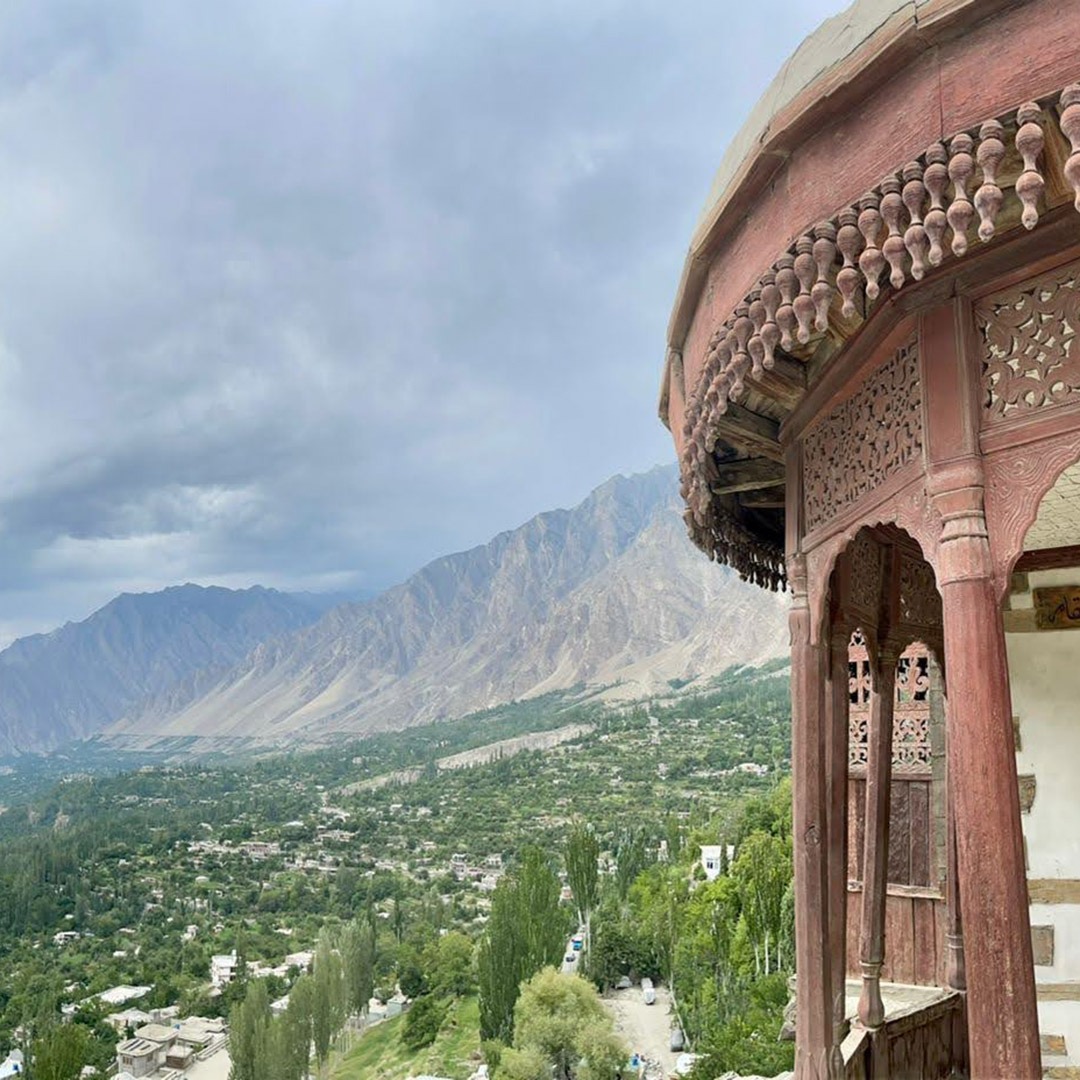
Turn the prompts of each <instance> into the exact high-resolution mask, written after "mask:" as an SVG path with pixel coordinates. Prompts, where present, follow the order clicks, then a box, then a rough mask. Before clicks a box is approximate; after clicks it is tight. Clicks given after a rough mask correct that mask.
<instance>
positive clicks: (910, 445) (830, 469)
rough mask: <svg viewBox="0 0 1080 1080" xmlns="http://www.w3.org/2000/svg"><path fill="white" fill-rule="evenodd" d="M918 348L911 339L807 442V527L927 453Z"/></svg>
mask: <svg viewBox="0 0 1080 1080" xmlns="http://www.w3.org/2000/svg"><path fill="white" fill-rule="evenodd" d="M922 445H923V431H922V388H921V386H920V383H919V363H918V351H917V348H916V344H915V341H914V340H912V341H909V342H908V343H907V344H906V345H903V346H902V347H901V348H899V349H898V350H897V351H896V353H895V354H894V355H893V356H892V357H891V358H890V359H889V360H888V361H886V363H884V364H883V365H882V366H881V367H880V368H878V370H877V371H875V372H874V373H873V374H872V375H871V376H870V377H869V378H868V379H867V380H866V381H865V382H864V383H863V384H862V386H860V388H859V389H858V390H857V391H856V392H855V393H854V394H853V395H852V396H851V397H849V398H848V399H847V400H846V401H843V402H841V403H840V404H839V405H837V406H836V408H835V409H833V410H832V412H831V413H829V415H828V416H826V417H824V418H823V419H822V420H821V421H819V422H818V423H817V424H816V425H815V426H814V427H813V428H811V429H810V431H809V432H808V433H807V435H806V437H805V439H804V441H803V461H804V477H803V479H804V492H805V504H806V525H807V529H808V530H813V529H816V528H817V527H818V526H820V525H824V524H825V523H826V522H828V521H829V520H830V519H831V518H833V517H834V516H835V515H836V514H838V513H839V512H840V511H841V510H844V509H846V508H847V507H848V506H851V505H852V504H853V503H855V502H857V501H858V500H859V499H861V498H862V497H863V496H864V495H866V494H868V493H869V492H871V491H873V490H874V489H875V488H876V487H877V486H878V485H879V484H881V483H882V481H884V480H885V479H887V478H888V477H889V476H891V475H892V474H893V473H895V472H897V471H898V470H899V469H902V468H903V467H904V466H905V465H907V464H909V463H910V462H912V461H914V460H915V459H916V458H917V457H918V456H919V455H920V454H921V452H922Z"/></svg>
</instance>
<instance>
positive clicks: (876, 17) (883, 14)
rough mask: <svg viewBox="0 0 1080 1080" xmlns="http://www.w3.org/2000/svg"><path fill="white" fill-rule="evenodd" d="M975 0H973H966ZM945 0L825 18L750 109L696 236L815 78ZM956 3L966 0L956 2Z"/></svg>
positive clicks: (880, 0)
mask: <svg viewBox="0 0 1080 1080" xmlns="http://www.w3.org/2000/svg"><path fill="white" fill-rule="evenodd" d="M967 2H970V0H967ZM928 5H929V6H934V7H939V6H940V0H855V3H853V4H851V6H850V7H848V8H846V9H845V10H844V11H842V12H840V14H839V15H834V16H833V17H832V18H830V19H826V20H825V21H824V22H823V23H822V24H821V25H820V26H819V27H818V28H817V29H816V30H815V31H814V32H813V33H812V34H811V35H810V36H809V37H807V38H805V39H803V42H802V44H801V45H800V46H799V47H798V48H797V49H796V50H795V52H794V53H792V54H791V56H790V57H788V59H787V60H786V61H785V63H784V66H783V67H782V68H781V69H780V70H779V71H778V72H777V73H776V77H775V78H774V79H773V81H772V82H771V83H769V87H768V89H767V90H766V91H765V93H764V94H762V95H761V98H760V99H759V100H758V103H757V104H756V105H755V106H754V108H753V109H752V110H751V112H750V115H749V116H748V117H747V118H746V122H745V123H744V124H743V126H742V127H741V128H740V129H739V133H738V134H737V135H736V136H735V138H734V139H733V140H732V141H731V144H730V145H729V146H728V148H727V151H726V152H725V154H724V157H723V160H722V161H721V162H720V168H719V169H718V170H717V172H716V176H715V177H714V179H713V182H712V187H711V188H710V189H709V196H708V198H707V199H706V201H705V207H704V209H703V211H702V213H701V217H700V219H699V221H698V228H697V229H696V230H695V237H694V239H695V241H696V240H697V239H698V235H700V233H701V231H702V227H703V226H704V227H707V226H708V223H709V222H710V221H712V220H713V219H714V217H715V215H716V212H717V211H718V209H719V208H720V207H722V206H723V204H724V202H725V196H726V194H727V192H728V188H729V187H730V186H731V184H732V183H733V181H737V180H738V178H739V174H740V172H741V171H742V167H743V165H744V163H745V162H746V161H747V159H748V158H750V157H752V156H753V153H754V150H755V149H757V148H760V147H762V146H763V145H764V144H765V143H766V142H767V139H768V136H769V133H770V129H771V128H772V126H773V121H774V118H776V117H777V116H778V115H780V114H782V113H784V112H785V111H786V110H787V109H788V108H789V106H791V105H792V104H793V103H794V102H795V100H796V98H798V97H799V96H800V95H801V94H802V93H803V91H804V90H806V89H807V88H808V87H810V86H811V85H812V84H813V83H814V82H815V80H817V79H818V78H820V77H821V76H822V75H824V74H826V73H827V72H828V71H830V70H832V69H833V68H835V67H836V66H837V65H838V64H840V63H842V62H843V61H844V60H846V59H847V58H848V57H849V56H851V55H852V54H853V53H855V52H856V51H857V50H858V49H859V48H860V47H861V46H863V45H864V44H866V43H869V42H870V41H871V39H879V38H880V39H881V46H878V47H876V48H875V49H874V51H875V52H877V51H878V48H881V47H884V46H885V45H886V44H887V43H888V42H889V41H892V40H895V39H896V38H897V37H898V36H900V35H901V34H903V33H904V32H906V31H909V30H911V29H913V28H915V27H917V25H918V15H919V11H920V9H922V8H925V7H927V6H928ZM951 6H952V7H954V8H955V7H957V6H963V5H962V4H960V5H958V4H952V5H951Z"/></svg>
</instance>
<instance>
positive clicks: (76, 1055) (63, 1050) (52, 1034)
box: [31, 1024, 90, 1080]
mask: <svg viewBox="0 0 1080 1080" xmlns="http://www.w3.org/2000/svg"><path fill="white" fill-rule="evenodd" d="M89 1053H90V1033H89V1032H88V1031H87V1030H86V1028H85V1027H82V1026H80V1025H77V1024H71V1025H67V1024H63V1025H61V1024H57V1025H54V1026H53V1027H51V1028H50V1029H49V1031H48V1032H47V1033H46V1034H45V1035H43V1036H42V1037H41V1038H39V1039H36V1040H35V1041H34V1047H33V1051H32V1053H31V1060H32V1062H33V1077H34V1080H75V1078H76V1077H77V1076H78V1075H79V1073H80V1072H81V1070H82V1067H83V1065H84V1064H86V1059H87V1056H88V1055H89Z"/></svg>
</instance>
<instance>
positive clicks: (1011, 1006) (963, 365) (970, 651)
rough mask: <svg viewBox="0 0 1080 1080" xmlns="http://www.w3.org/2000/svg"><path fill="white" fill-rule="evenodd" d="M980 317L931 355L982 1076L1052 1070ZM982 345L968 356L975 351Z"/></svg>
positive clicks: (1026, 1077) (967, 949)
mask: <svg viewBox="0 0 1080 1080" xmlns="http://www.w3.org/2000/svg"><path fill="white" fill-rule="evenodd" d="M973 333H974V317H973V315H972V312H971V308H970V305H968V304H967V302H966V301H964V300H963V299H962V298H961V299H957V300H956V301H953V302H951V303H949V304H944V305H942V306H941V307H940V308H935V309H932V310H930V311H927V312H925V313H924V314H923V315H922V317H921V320H920V352H921V356H920V361H921V374H922V379H923V383H924V386H925V401H926V404H927V428H928V436H929V438H928V443H929V445H928V455H927V456H928V459H929V467H928V475H927V488H928V492H929V494H930V497H931V500H932V502H933V507H934V510H935V513H936V514H937V515H938V516H939V517H940V519H941V523H942V524H941V539H940V543H939V548H938V554H937V559H936V565H935V570H936V572H937V581H938V587H939V589H940V591H941V597H942V622H943V625H944V644H945V666H946V670H947V673H948V674H947V678H948V701H949V708H948V720H947V724H948V732H947V740H948V772H949V791H950V795H951V799H952V808H953V815H954V817H955V839H956V863H957V876H958V878H959V893H960V897H959V898H960V910H961V911H962V912H963V926H964V929H965V934H964V952H963V957H964V967H965V969H966V981H967V1007H968V1036H969V1040H968V1041H969V1044H970V1052H971V1077H972V1080H991V1078H997V1077H1009V1078H1010V1080H1037V1078H1038V1077H1040V1076H1041V1075H1042V1065H1041V1061H1040V1051H1039V1020H1038V1012H1037V1010H1036V1004H1035V971H1034V966H1033V963H1032V954H1031V928H1030V919H1029V913H1028V895H1027V877H1026V873H1025V869H1024V846H1023V834H1022V832H1021V828H1020V797H1019V791H1018V787H1017V779H1016V753H1015V748H1014V745H1013V728H1012V705H1011V701H1010V696H1009V673H1008V666H1007V662H1006V657H1005V634H1004V631H1003V629H1002V623H1001V610H1000V605H999V604H998V600H997V592H996V589H995V582H994V577H993V575H994V570H993V562H992V559H991V555H990V545H989V540H988V536H987V529H986V516H985V514H984V510H983V491H984V480H983V467H982V459H981V456H980V451H979V444H978V432H979V423H980V413H981V410H982V394H983V391H982V388H981V386H980V384H979V363H978V358H977V356H976V355H975V354H974V348H973V347H972V346H971V344H970V343H971V338H972V335H973ZM969 353H971V355H970V356H969V355H968V354H969Z"/></svg>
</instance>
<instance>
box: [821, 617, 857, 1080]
mask: <svg viewBox="0 0 1080 1080" xmlns="http://www.w3.org/2000/svg"><path fill="white" fill-rule="evenodd" d="M850 643H851V633H850V632H849V631H848V630H847V629H846V628H841V629H838V630H834V631H833V634H832V639H831V648H830V655H829V686H828V690H827V706H828V709H829V719H828V738H827V748H826V749H827V757H828V792H827V794H828V800H829V856H828V875H829V886H828V887H829V933H830V942H829V945H830V947H829V963H830V965H831V967H832V995H831V1001H832V1021H833V1046H834V1047H835V1048H836V1053H837V1055H838V1056H839V1048H840V1044H841V1043H842V1042H843V1041H844V1039H845V1037H846V1036H847V1032H848V1022H847V1007H846V986H847V904H848V891H847V881H848V813H847V811H848V740H849V738H850V734H849V717H848V712H849V709H850V706H851V687H850V674H849V666H848V665H849V660H848V652H849V646H850ZM839 1065H840V1067H841V1068H842V1067H843V1063H842V1061H841V1062H840V1063H839Z"/></svg>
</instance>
